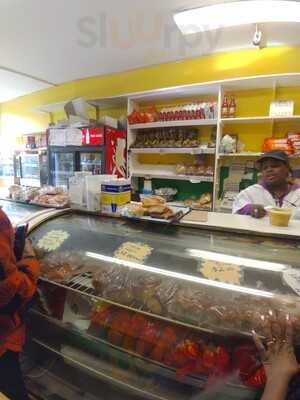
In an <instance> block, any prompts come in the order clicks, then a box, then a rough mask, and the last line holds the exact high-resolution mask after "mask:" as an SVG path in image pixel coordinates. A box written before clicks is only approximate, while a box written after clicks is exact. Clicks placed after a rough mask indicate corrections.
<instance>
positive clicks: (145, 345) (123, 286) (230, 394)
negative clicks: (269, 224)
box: [30, 211, 300, 400]
mask: <svg viewBox="0 0 300 400" xmlns="http://www.w3.org/2000/svg"><path fill="white" fill-rule="evenodd" d="M34 226H35V229H32V231H31V233H30V238H31V240H32V242H33V245H34V248H35V250H36V253H37V256H38V258H39V260H40V263H41V270H42V277H41V279H40V284H39V292H40V300H39V302H38V304H37V305H36V307H35V309H34V310H32V312H31V332H32V334H33V341H34V343H35V345H36V346H38V347H40V348H43V349H45V350H46V351H48V352H50V353H53V354H56V355H57V356H60V357H61V358H62V359H63V360H64V362H67V363H68V364H72V366H73V367H74V366H75V367H76V366H81V367H83V368H84V370H85V371H86V373H88V374H89V373H92V374H93V375H94V376H96V377H98V379H99V380H100V381H106V382H109V383H111V384H113V385H114V386H117V387H119V389H120V390H122V391H124V393H127V394H128V395H135V396H137V397H138V398H142V399H145V398H150V399H166V400H168V399H170V400H171V399H177V398H178V399H179V398H180V399H192V398H195V397H197V395H198V394H199V395H200V394H202V393H205V394H206V395H207V396H208V395H209V396H210V397H208V398H211V399H218V400H219V399H256V398H259V396H260V391H261V388H262V387H263V384H264V382H265V379H266V377H265V373H264V369H263V367H262V365H261V363H260V361H259V357H258V355H257V352H256V349H255V347H254V345H253V343H252V339H251V331H252V330H253V329H254V330H256V332H257V333H258V334H260V335H261V336H265V334H266V332H267V330H268V328H269V324H270V323H273V322H274V318H275V317H276V318H277V317H278V321H277V322H278V323H279V324H281V323H282V324H283V323H284V322H283V321H284V318H285V316H286V314H287V313H288V314H289V315H290V318H291V320H292V321H293V324H294V328H295V333H296V339H297V341H299V338H300V317H299V315H300V313H299V309H300V307H299V306H300V303H299V299H298V296H297V294H296V293H297V291H298V286H297V282H298V280H297V278H298V272H299V247H300V241H297V240H286V239H285V240H283V239H278V238H275V239H270V238H264V237H255V236H251V237H248V236H246V235H245V236H242V235H241V234H235V233H230V234H226V233H221V232H211V231H208V230H198V229H192V228H186V227H182V226H167V225H156V224H147V223H142V222H133V221H124V220H121V219H114V218H105V217H99V216H98V217H96V216H88V215H84V214H81V213H78V212H71V211H70V212H66V213H64V214H61V215H58V216H56V217H55V215H54V214H53V215H52V218H51V219H48V220H46V221H44V222H43V223H41V224H39V225H37V224H36V225H34ZM283 315H284V318H283V317H282V318H281V316H283ZM99 385H100V386H101V383H99Z"/></svg>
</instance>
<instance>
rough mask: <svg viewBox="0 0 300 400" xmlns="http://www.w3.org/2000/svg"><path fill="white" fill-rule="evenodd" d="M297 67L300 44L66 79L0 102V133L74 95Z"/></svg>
mask: <svg viewBox="0 0 300 400" xmlns="http://www.w3.org/2000/svg"><path fill="white" fill-rule="evenodd" d="M299 71H300V47H293V48H291V47H278V48H269V49H263V50H258V49H250V50H242V51H237V52H230V53H221V54H213V55H209V56H205V57H200V58H193V59H190V60H185V61H180V62H174V63H168V64H163V65H158V66H152V67H148V68H142V69H136V70H132V71H127V72H122V73H116V74H111V75H106V76H99V77H95V78H90V79H84V80H79V81H74V82H69V83H65V84H63V85H60V86H58V87H54V88H51V89H47V90H44V91H40V92H37V93H34V94H32V95H29V96H24V97H22V98H19V99H17V100H14V101H11V102H7V103H3V104H2V107H1V110H0V112H1V117H2V118H1V133H2V135H4V136H5V137H6V138H9V137H10V138H11V137H15V136H17V135H20V134H22V133H24V132H29V131H41V130H43V129H44V128H45V127H46V126H47V124H48V122H49V118H48V116H47V115H43V114H36V113H33V112H31V111H30V110H31V109H32V108H34V107H37V106H40V105H43V104H49V103H56V102H60V101H65V100H68V99H71V98H73V97H77V96H85V97H87V98H97V97H105V96H112V95H119V94H122V93H130V92H133V91H143V90H147V89H154V88H160V87H166V86H173V85H181V84H189V83H195V82H206V81H210V80H219V79H227V78H234V77H243V76H250V75H262V74H271V73H286V72H299ZM241 104H242V103H241Z"/></svg>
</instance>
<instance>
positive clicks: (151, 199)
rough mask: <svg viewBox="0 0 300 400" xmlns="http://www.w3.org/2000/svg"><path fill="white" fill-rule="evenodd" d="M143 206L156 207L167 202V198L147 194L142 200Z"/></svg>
mask: <svg viewBox="0 0 300 400" xmlns="http://www.w3.org/2000/svg"><path fill="white" fill-rule="evenodd" d="M142 203H143V207H146V208H149V207H155V206H158V205H163V204H165V203H166V201H165V199H163V198H162V197H160V196H146V197H144V198H143V200H142Z"/></svg>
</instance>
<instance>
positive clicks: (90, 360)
mask: <svg viewBox="0 0 300 400" xmlns="http://www.w3.org/2000/svg"><path fill="white" fill-rule="evenodd" d="M32 340H33V342H34V343H36V344H37V345H39V346H40V347H42V348H44V349H46V350H48V351H50V352H51V353H54V354H56V355H57V356H60V357H63V359H64V360H65V361H67V362H68V363H69V364H71V365H73V366H75V367H78V368H80V369H83V370H85V371H86V372H89V373H91V374H93V375H95V376H97V377H99V378H100V379H101V380H103V381H104V382H107V383H110V384H112V385H114V386H115V387H119V388H120V389H123V390H125V391H126V392H130V393H131V394H132V395H136V396H143V397H142V398H143V399H148V400H171V399H170V398H167V397H162V396H159V395H154V394H151V393H149V392H146V391H145V390H143V389H141V388H138V387H136V386H133V385H130V384H128V383H126V382H124V381H121V380H119V379H115V378H113V377H112V376H110V375H109V374H107V373H104V372H102V371H101V368H100V365H101V363H100V362H99V361H98V360H97V359H96V358H95V357H92V356H90V355H88V354H86V353H84V352H81V351H79V350H77V351H76V352H75V351H74V350H73V349H70V350H71V351H72V353H73V354H72V356H70V355H68V353H67V352H65V353H63V352H62V351H60V350H58V349H56V348H55V347H52V346H50V345H48V344H47V343H44V342H43V341H41V340H39V339H35V338H33V339H32ZM66 350H68V348H66ZM88 364H93V366H89V365H88Z"/></svg>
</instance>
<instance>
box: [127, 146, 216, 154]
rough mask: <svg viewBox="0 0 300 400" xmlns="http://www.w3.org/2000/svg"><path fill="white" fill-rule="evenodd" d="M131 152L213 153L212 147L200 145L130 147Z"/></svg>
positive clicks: (214, 150)
mask: <svg viewBox="0 0 300 400" xmlns="http://www.w3.org/2000/svg"><path fill="white" fill-rule="evenodd" d="M129 151H130V152H131V153H132V154H215V152H216V149H214V148H201V147H186V148H184V147H183V148H178V147H160V148H150V147H149V148H139V149H138V148H132V149H130V150H129Z"/></svg>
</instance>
